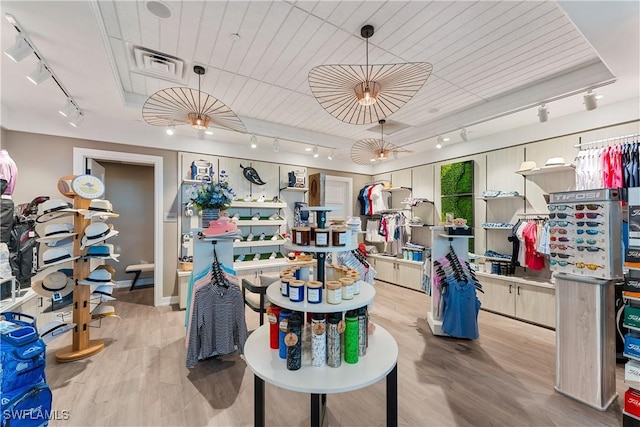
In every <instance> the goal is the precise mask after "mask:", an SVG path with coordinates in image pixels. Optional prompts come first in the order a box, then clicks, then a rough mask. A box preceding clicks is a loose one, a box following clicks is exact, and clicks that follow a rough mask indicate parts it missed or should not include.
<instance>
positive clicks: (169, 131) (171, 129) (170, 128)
mask: <svg viewBox="0 0 640 427" xmlns="http://www.w3.org/2000/svg"><path fill="white" fill-rule="evenodd" d="M165 132H167V135H169V136H173V135H174V134H175V133H176V125H173V124H171V125H169V126H168V127H167V130H166V131H165Z"/></svg>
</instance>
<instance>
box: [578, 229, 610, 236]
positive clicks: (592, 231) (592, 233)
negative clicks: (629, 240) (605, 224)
mask: <svg viewBox="0 0 640 427" xmlns="http://www.w3.org/2000/svg"><path fill="white" fill-rule="evenodd" d="M576 233H578V234H584V233H587V234H588V235H590V236H595V235H596V234H598V233H602V234H604V231H601V230H583V229H579V230H576Z"/></svg>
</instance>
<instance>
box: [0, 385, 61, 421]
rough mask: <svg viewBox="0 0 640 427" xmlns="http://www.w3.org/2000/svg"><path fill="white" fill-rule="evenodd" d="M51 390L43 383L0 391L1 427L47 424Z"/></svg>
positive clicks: (49, 415) (49, 413)
mask: <svg viewBox="0 0 640 427" xmlns="http://www.w3.org/2000/svg"><path fill="white" fill-rule="evenodd" d="M51 400H52V399H51V390H50V389H49V386H48V385H47V384H46V383H44V382H41V383H38V384H36V385H35V386H34V385H33V384H30V385H28V386H26V387H24V388H21V389H17V390H12V391H10V392H6V391H5V390H3V391H2V418H1V420H0V426H2V427H11V426H14V427H39V426H43V425H48V424H49V418H50V417H51V415H52V414H51Z"/></svg>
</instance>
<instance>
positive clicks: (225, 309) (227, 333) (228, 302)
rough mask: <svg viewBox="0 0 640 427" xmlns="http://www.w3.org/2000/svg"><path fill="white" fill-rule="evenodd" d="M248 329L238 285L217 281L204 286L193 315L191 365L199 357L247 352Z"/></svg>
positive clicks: (199, 291) (194, 304) (190, 346)
mask: <svg viewBox="0 0 640 427" xmlns="http://www.w3.org/2000/svg"><path fill="white" fill-rule="evenodd" d="M247 337H248V332H247V325H246V322H245V318H244V298H243V297H242V291H241V290H240V288H238V287H237V286H234V285H232V286H229V287H228V288H224V287H222V286H219V285H218V284H216V283H215V282H212V283H211V284H210V285H209V286H205V287H203V288H200V289H199V290H198V291H197V292H196V294H195V297H194V300H193V315H192V319H191V330H190V333H189V346H188V348H187V368H192V367H194V366H196V365H197V363H198V360H200V359H206V358H207V357H211V356H215V355H222V354H229V353H232V352H234V351H235V350H236V347H237V349H238V351H239V352H240V354H242V353H244V343H245V341H246V340H247Z"/></svg>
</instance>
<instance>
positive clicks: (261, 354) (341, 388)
mask: <svg viewBox="0 0 640 427" xmlns="http://www.w3.org/2000/svg"><path fill="white" fill-rule="evenodd" d="M305 345H306V346H309V345H310V343H309V340H304V341H303V350H302V367H301V368H300V369H299V370H297V371H290V370H288V369H287V363H286V360H284V359H281V358H280V356H279V353H278V350H273V349H271V348H270V347H269V325H263V326H261V327H259V328H258V329H256V330H255V331H254V332H253V333H252V334H251V335H250V336H249V338H248V339H247V341H246V343H245V345H244V356H245V360H246V362H247V366H248V367H249V368H250V369H251V371H252V372H253V374H254V376H255V390H254V400H255V401H254V404H255V408H254V411H255V412H254V415H255V419H254V424H255V425H256V426H264V424H265V421H264V420H265V417H264V415H265V413H264V381H266V382H268V383H269V384H273V385H275V386H277V387H281V388H284V389H287V390H292V391H297V392H300V393H310V394H311V396H312V399H311V425H312V426H320V425H322V416H323V413H324V408H325V404H326V395H327V394H330V393H342V392H347V391H352V390H358V389H361V388H364V387H367V386H369V385H371V384H374V383H376V382H378V381H379V380H381V379H382V378H385V377H386V378H387V426H397V423H398V393H397V390H398V387H397V381H398V379H397V378H398V377H397V375H398V374H397V365H396V364H397V361H398V345H397V344H396V341H395V340H394V339H393V337H392V336H391V334H390V333H389V332H387V331H386V330H385V329H384V328H382V327H381V326H379V325H376V328H375V331H374V333H373V334H371V335H369V347H368V348H367V354H366V355H365V356H362V357H360V358H359V360H358V363H356V364H348V363H346V362H345V361H344V360H343V361H342V363H341V365H340V367H338V368H331V367H328V366H327V367H323V368H318V367H314V366H311V351H310V350H309V348H308V347H307V348H305Z"/></svg>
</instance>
